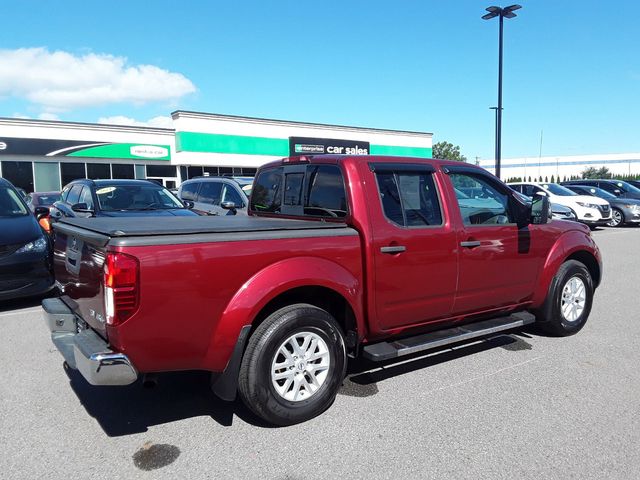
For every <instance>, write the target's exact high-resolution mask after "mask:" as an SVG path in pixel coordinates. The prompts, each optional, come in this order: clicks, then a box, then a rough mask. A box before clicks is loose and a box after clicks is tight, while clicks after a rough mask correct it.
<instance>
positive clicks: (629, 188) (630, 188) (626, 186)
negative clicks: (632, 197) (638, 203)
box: [615, 180, 640, 193]
mask: <svg viewBox="0 0 640 480" xmlns="http://www.w3.org/2000/svg"><path fill="white" fill-rule="evenodd" d="M615 184H616V187H618V188H620V189H621V190H624V191H625V192H632V193H640V188H637V187H634V186H633V185H631V184H630V183H627V182H623V181H620V180H616V182H615Z"/></svg>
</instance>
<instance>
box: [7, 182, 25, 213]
mask: <svg viewBox="0 0 640 480" xmlns="http://www.w3.org/2000/svg"><path fill="white" fill-rule="evenodd" d="M28 213H29V212H28V211H27V208H26V207H25V206H24V204H23V203H22V201H21V200H20V198H19V197H18V194H17V193H16V192H15V191H14V190H13V189H12V188H9V187H1V186H0V217H22V216H24V215H27V214H28Z"/></svg>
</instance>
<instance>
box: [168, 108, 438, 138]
mask: <svg viewBox="0 0 640 480" xmlns="http://www.w3.org/2000/svg"><path fill="white" fill-rule="evenodd" d="M180 117H186V118H198V119H203V120H204V119H209V120H226V121H230V122H243V123H260V124H270V125H277V126H290V127H320V128H324V129H328V130H343V131H345V130H346V131H354V132H362V133H380V134H385V135H392V134H399V133H400V134H404V135H410V136H416V137H424V136H433V133H431V132H417V131H411V130H391V129H387V128H368V127H354V126H348V125H332V124H326V123H312V122H295V121H291V120H277V119H272V118H256V117H243V116H239V115H223V114H218V113H205V112H191V111H186V110H176V111H175V112H171V118H173V119H174V120H176V119H178V118H180Z"/></svg>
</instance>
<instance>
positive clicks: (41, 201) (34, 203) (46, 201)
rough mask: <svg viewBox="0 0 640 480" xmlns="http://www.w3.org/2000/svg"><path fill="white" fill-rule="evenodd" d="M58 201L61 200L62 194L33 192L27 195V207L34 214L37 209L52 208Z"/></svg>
mask: <svg viewBox="0 0 640 480" xmlns="http://www.w3.org/2000/svg"><path fill="white" fill-rule="evenodd" d="M58 200H60V192H33V193H32V194H30V195H27V205H28V206H29V208H30V209H31V211H32V212H33V211H35V208H36V207H50V206H51V205H53V204H54V203H55V202H57V201H58Z"/></svg>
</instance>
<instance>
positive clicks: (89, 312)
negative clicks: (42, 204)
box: [54, 223, 109, 339]
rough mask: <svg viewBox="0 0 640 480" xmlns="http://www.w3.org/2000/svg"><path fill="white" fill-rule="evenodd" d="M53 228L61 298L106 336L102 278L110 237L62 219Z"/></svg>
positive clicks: (57, 278)
mask: <svg viewBox="0 0 640 480" xmlns="http://www.w3.org/2000/svg"><path fill="white" fill-rule="evenodd" d="M54 230H55V235H56V238H55V245H54V272H55V277H56V284H57V286H58V288H59V289H60V290H61V293H62V297H61V298H62V300H63V301H64V302H65V303H66V304H67V305H68V306H69V307H70V308H71V310H72V311H73V312H74V313H75V314H76V315H78V316H79V317H81V318H82V319H83V320H84V321H85V322H87V324H89V326H91V327H92V328H93V329H94V330H95V331H96V332H98V334H100V335H101V336H102V337H103V338H105V339H106V338H107V331H106V322H105V319H106V315H105V297H104V286H103V284H102V278H103V267H104V261H105V252H106V250H105V247H106V244H107V242H108V241H109V237H107V236H103V235H98V234H96V233H95V232H91V231H89V230H85V229H82V228H79V227H76V226H72V225H66V224H63V223H56V224H54Z"/></svg>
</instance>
